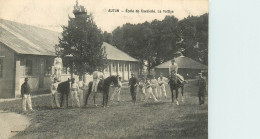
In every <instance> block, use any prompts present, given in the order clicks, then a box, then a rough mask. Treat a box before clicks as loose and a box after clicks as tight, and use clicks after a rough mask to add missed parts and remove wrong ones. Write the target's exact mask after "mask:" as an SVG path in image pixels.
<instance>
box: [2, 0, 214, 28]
mask: <svg viewBox="0 0 260 139" xmlns="http://www.w3.org/2000/svg"><path fill="white" fill-rule="evenodd" d="M75 3H76V0H0V18H1V19H6V20H11V21H15V22H19V23H24V24H28V25H33V26H38V27H41V28H46V29H50V30H54V31H59V32H61V31H62V28H61V26H62V25H65V26H66V25H67V24H68V17H69V16H70V17H74V15H73V13H72V11H73V6H74V5H75ZM78 3H79V5H83V6H84V7H85V8H86V9H87V12H88V13H91V14H92V15H93V17H94V21H95V22H96V24H97V26H98V27H99V28H101V30H102V31H107V32H112V31H113V30H114V29H115V28H116V27H118V26H122V25H123V24H125V23H132V24H137V23H143V22H145V21H148V22H151V21H152V20H154V19H158V20H162V19H164V17H165V16H166V15H174V16H175V17H177V18H178V19H179V20H181V19H183V18H185V17H187V16H188V15H194V16H198V15H202V14H204V13H208V11H209V1H208V0H131V1H130V0H78ZM109 9H118V10H119V12H108V11H109ZM126 9H128V10H134V11H135V12H134V13H127V12H126ZM142 9H143V10H155V12H156V13H141V10H142ZM136 10H139V13H137V12H136ZM158 10H161V13H158ZM163 10H169V11H173V13H169V12H168V13H167V12H166V13H164V12H163Z"/></svg>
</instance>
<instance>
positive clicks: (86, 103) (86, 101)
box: [85, 91, 91, 105]
mask: <svg viewBox="0 0 260 139" xmlns="http://www.w3.org/2000/svg"><path fill="white" fill-rule="evenodd" d="M90 94H91V91H88V94H87V96H86V100H85V105H88V98H89V95H90Z"/></svg>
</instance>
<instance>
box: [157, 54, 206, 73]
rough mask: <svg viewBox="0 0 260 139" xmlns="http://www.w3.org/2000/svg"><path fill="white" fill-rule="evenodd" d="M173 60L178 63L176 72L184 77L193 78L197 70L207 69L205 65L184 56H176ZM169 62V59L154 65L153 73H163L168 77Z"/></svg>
mask: <svg viewBox="0 0 260 139" xmlns="http://www.w3.org/2000/svg"><path fill="white" fill-rule="evenodd" d="M175 62H176V63H177V64H178V67H179V69H178V73H179V74H181V75H182V76H184V77H185V78H194V77H195V76H196V75H198V73H199V72H201V71H207V70H208V67H207V66H206V65H204V64H201V63H199V62H197V61H195V60H193V59H191V58H188V57H185V56H179V57H176V58H175ZM170 64H171V60H169V61H166V62H164V63H162V64H160V65H158V66H156V67H154V72H155V74H156V75H157V76H159V75H160V73H163V75H164V76H165V77H169V66H170Z"/></svg>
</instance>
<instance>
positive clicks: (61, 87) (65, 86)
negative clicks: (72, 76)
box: [57, 79, 70, 107]
mask: <svg viewBox="0 0 260 139" xmlns="http://www.w3.org/2000/svg"><path fill="white" fill-rule="evenodd" d="M57 91H58V92H59V93H60V94H61V96H60V106H61V107H62V104H63V99H64V98H63V97H64V96H65V97H66V99H65V100H66V106H67V107H68V99H69V93H70V80H69V79H68V80H67V81H65V82H61V83H59V84H58V88H57Z"/></svg>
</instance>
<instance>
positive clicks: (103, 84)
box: [85, 76, 118, 107]
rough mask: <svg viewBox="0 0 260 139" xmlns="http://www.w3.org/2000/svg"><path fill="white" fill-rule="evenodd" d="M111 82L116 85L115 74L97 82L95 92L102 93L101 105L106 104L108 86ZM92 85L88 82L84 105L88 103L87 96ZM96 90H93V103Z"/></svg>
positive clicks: (104, 105)
mask: <svg viewBox="0 0 260 139" xmlns="http://www.w3.org/2000/svg"><path fill="white" fill-rule="evenodd" d="M111 83H113V84H114V85H115V86H117V85H118V77H117V76H109V77H107V78H106V79H104V80H100V81H99V83H98V87H97V92H100V93H103V107H106V106H107V103H108V93H109V87H110V85H111ZM92 85H93V82H92V81H91V82H89V84H88V92H87V96H86V102H85V105H87V104H88V97H89V95H90V94H91V93H92ZM97 92H95V94H94V96H93V99H94V104H96V94H97Z"/></svg>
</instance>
